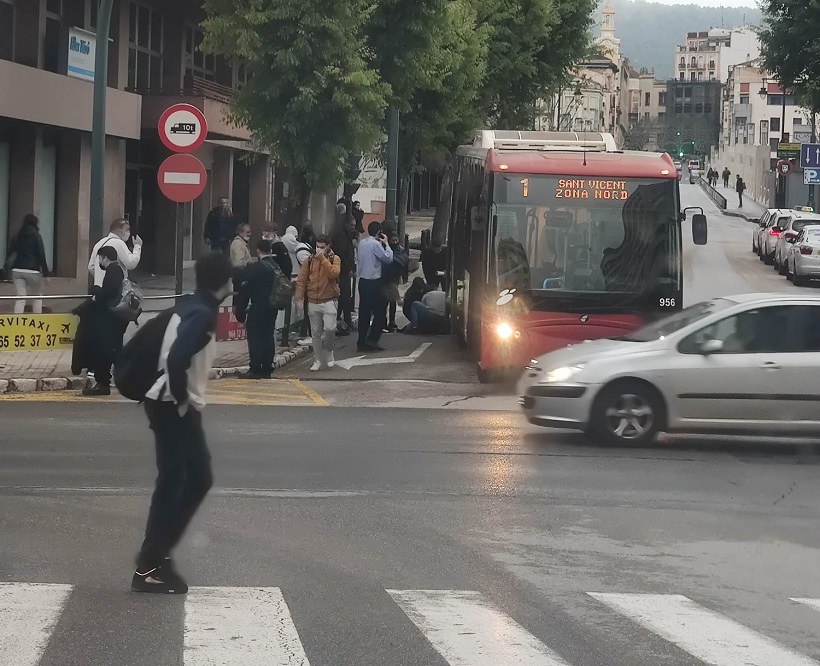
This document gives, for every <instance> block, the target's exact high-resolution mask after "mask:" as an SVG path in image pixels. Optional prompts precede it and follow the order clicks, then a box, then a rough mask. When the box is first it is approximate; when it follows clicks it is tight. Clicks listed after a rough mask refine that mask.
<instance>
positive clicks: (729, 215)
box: [720, 210, 755, 222]
mask: <svg viewBox="0 0 820 666" xmlns="http://www.w3.org/2000/svg"><path fill="white" fill-rule="evenodd" d="M720 212H721V213H723V214H724V215H726V216H728V217H739V218H740V219H742V220H746V221H747V222H752V221H753V220H754V219H755V218H753V217H749V216H748V215H746V214H745V213H736V212H734V211H728V210H722V211H720Z"/></svg>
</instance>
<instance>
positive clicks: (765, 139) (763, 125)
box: [760, 120, 769, 146]
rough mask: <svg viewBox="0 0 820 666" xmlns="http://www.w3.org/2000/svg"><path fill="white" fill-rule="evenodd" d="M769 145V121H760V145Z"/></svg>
mask: <svg viewBox="0 0 820 666" xmlns="http://www.w3.org/2000/svg"><path fill="white" fill-rule="evenodd" d="M767 143H769V121H768V120H761V121H760V144H761V145H763V146H765V145H766V144H767Z"/></svg>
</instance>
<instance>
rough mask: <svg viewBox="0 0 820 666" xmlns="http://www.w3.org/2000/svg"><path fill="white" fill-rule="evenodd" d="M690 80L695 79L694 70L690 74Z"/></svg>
mask: <svg viewBox="0 0 820 666" xmlns="http://www.w3.org/2000/svg"><path fill="white" fill-rule="evenodd" d="M689 80H690V81H694V80H695V73H694V72H692V73H691V74H689Z"/></svg>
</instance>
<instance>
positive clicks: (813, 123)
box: [806, 109, 817, 210]
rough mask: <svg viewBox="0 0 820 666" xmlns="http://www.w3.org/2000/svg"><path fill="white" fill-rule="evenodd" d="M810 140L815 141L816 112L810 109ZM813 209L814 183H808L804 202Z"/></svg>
mask: <svg viewBox="0 0 820 666" xmlns="http://www.w3.org/2000/svg"><path fill="white" fill-rule="evenodd" d="M811 142H812V143H817V114H816V113H815V112H814V109H812V110H811ZM806 205H807V206H809V208H811V209H812V210H814V185H809V201H808V203H807V204H806Z"/></svg>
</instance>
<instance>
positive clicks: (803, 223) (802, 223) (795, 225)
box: [792, 219, 818, 231]
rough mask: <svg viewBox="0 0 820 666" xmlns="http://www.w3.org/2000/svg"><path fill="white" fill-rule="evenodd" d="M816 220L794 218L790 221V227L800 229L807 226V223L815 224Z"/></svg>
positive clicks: (795, 229)
mask: <svg viewBox="0 0 820 666" xmlns="http://www.w3.org/2000/svg"><path fill="white" fill-rule="evenodd" d="M817 222H818V221H817V220H814V219H808V220H795V221H794V222H792V229H793V230H794V231H800V230H801V229H802V228H803V227H808V226H809V225H814V224H817Z"/></svg>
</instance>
